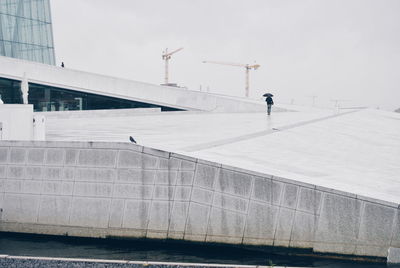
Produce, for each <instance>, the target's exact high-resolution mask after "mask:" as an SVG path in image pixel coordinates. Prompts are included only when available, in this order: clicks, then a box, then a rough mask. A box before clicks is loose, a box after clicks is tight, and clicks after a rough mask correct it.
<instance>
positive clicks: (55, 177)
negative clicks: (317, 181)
mask: <svg viewBox="0 0 400 268" xmlns="http://www.w3.org/2000/svg"><path fill="white" fill-rule="evenodd" d="M0 208H2V212H0V213H1V215H0V231H13V232H32V233H46V234H68V235H73V236H86V237H107V236H122V237H147V238H160V239H164V238H172V239H184V240H191V241H204V242H221V243H230V244H247V245H267V246H283V247H294V248H312V249H314V251H315V252H326V253H337V254H350V255H362V256H378V257H387V256H388V250H389V248H390V247H391V248H392V252H396V248H400V213H399V206H398V204H394V203H389V202H385V201H379V200H374V199H370V198H367V197H362V196H357V195H355V194H351V193H345V192H340V191H336V190H333V189H327V188H324V187H319V186H315V185H311V184H305V183H302V182H297V181H293V180H289V179H285V178H280V177H274V176H270V175H267V174H260V173H256V172H252V171H248V170H242V169H238V168H235V167H230V166H224V165H221V164H218V163H213V162H207V161H204V160H200V159H195V158H191V157H186V156H183V155H179V154H174V153H169V152H164V151H158V150H154V149H151V148H146V147H142V146H138V145H134V144H128V143H97V142H96V143H91V142H87V143H86V142H85V143H84V142H1V143H0Z"/></svg>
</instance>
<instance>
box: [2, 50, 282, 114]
mask: <svg viewBox="0 0 400 268" xmlns="http://www.w3.org/2000/svg"><path fill="white" fill-rule="evenodd" d="M25 75H26V77H27V79H28V82H29V83H35V84H40V85H46V86H51V87H56V88H62V89H68V90H73V91H79V92H85V93H93V94H98V95H102V96H108V97H114V98H121V99H125V100H132V101H138V102H144V103H149V104H154V105H161V106H166V107H170V108H176V109H180V110H188V111H210V112H265V109H266V107H265V103H264V102H263V101H257V100H252V99H246V98H239V97H232V96H226V95H220V94H213V93H208V92H200V91H195V90H188V89H186V88H179V87H169V86H159V85H155V84H149V83H143V82H138V81H133V80H128V79H122V78H116V77H111V76H105V75H99V74H94V73H88V72H83V71H78V70H73V69H69V68H61V67H56V66H52V65H46V64H41V63H36V62H30V61H24V60H20V59H13V58H8V57H2V56H0V77H2V78H8V79H13V80H18V81H22V80H23V79H24V76H25ZM275 111H286V109H284V108H275Z"/></svg>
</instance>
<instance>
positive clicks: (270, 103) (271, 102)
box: [265, 94, 274, 115]
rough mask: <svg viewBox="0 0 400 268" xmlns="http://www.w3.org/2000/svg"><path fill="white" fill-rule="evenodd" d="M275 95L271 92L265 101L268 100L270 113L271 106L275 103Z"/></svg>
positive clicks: (269, 112)
mask: <svg viewBox="0 0 400 268" xmlns="http://www.w3.org/2000/svg"><path fill="white" fill-rule="evenodd" d="M272 97H273V95H272V94H269V95H268V96H267V98H266V99H265V101H266V102H267V114H268V115H270V114H271V107H272V105H274V100H273V99H272Z"/></svg>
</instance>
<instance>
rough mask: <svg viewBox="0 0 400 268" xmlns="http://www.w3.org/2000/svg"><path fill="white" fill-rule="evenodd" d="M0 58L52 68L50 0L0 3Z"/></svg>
mask: <svg viewBox="0 0 400 268" xmlns="http://www.w3.org/2000/svg"><path fill="white" fill-rule="evenodd" d="M0 55H2V56H7V57H12V58H19V59H24V60H29V61H36V62H41V63H45V64H51V65H55V54H54V42H53V31H52V23H51V13H50V0H0Z"/></svg>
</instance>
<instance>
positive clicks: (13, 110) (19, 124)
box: [0, 104, 45, 140]
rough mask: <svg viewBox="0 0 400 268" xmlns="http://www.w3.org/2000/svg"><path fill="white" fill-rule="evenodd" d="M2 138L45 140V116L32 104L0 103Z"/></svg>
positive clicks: (0, 133) (0, 134) (0, 131)
mask: <svg viewBox="0 0 400 268" xmlns="http://www.w3.org/2000/svg"><path fill="white" fill-rule="evenodd" d="M0 140H45V118H44V117H42V116H35V115H34V114H33V106H32V105H22V104H0Z"/></svg>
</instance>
